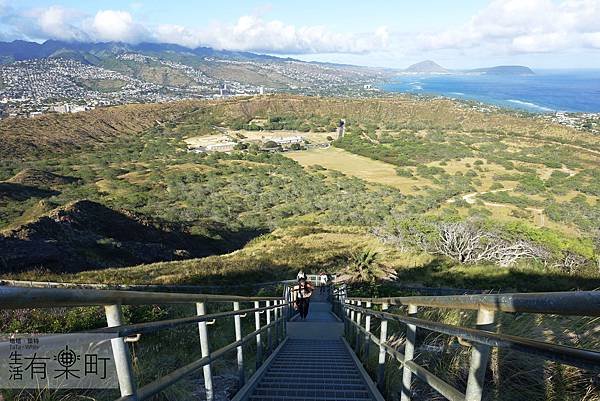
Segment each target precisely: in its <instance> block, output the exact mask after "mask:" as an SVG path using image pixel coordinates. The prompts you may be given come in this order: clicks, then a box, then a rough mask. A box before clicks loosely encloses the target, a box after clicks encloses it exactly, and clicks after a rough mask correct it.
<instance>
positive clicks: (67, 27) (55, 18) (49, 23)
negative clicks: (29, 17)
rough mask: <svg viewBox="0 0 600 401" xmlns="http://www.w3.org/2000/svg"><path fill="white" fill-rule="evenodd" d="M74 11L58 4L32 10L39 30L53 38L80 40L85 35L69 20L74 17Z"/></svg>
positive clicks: (83, 38) (85, 37)
mask: <svg viewBox="0 0 600 401" xmlns="http://www.w3.org/2000/svg"><path fill="white" fill-rule="evenodd" d="M77 14H78V13H76V12H74V11H73V10H69V9H66V8H63V7H60V6H51V7H49V8H46V9H39V10H35V11H33V15H34V16H35V18H36V19H37V25H38V28H39V30H40V31H41V32H42V33H43V34H45V35H47V36H48V37H51V38H53V39H60V40H69V41H77V40H78V41H81V40H86V39H87V35H86V34H85V33H84V32H83V31H82V30H81V29H79V28H78V27H76V26H75V25H73V24H72V23H71V22H70V21H71V20H74V19H76V17H77Z"/></svg>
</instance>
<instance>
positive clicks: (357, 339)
mask: <svg viewBox="0 0 600 401" xmlns="http://www.w3.org/2000/svg"><path fill="white" fill-rule="evenodd" d="M356 305H357V306H359V307H360V306H362V302H361V301H358V302H357V303H356ZM361 323H362V313H361V312H358V311H357V312H356V335H355V337H354V353H355V354H356V355H357V356H359V355H360V343H361V341H360V324H361Z"/></svg>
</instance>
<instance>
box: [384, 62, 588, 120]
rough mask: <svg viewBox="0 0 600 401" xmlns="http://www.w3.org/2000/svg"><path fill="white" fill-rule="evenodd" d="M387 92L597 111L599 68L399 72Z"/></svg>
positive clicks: (543, 109)
mask: <svg viewBox="0 0 600 401" xmlns="http://www.w3.org/2000/svg"><path fill="white" fill-rule="evenodd" d="M381 89H383V90H385V91H388V92H408V93H414V94H432V95H442V96H446V97H451V98H457V99H464V100H475V101H479V102H483V103H489V104H493V105H496V106H501V107H507V108H512V109H520V110H526V111H529V112H534V113H550V112H555V111H567V112H591V113H598V112H600V70H543V71H535V75H528V76H510V75H467V74H463V75H401V76H398V77H397V78H394V80H393V81H392V82H389V83H386V84H384V85H382V86H381Z"/></svg>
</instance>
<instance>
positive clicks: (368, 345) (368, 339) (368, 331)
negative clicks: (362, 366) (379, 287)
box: [363, 301, 371, 361]
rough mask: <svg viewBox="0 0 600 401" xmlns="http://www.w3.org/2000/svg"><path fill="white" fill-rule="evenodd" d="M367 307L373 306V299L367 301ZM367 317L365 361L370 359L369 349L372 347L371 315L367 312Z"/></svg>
mask: <svg viewBox="0 0 600 401" xmlns="http://www.w3.org/2000/svg"><path fill="white" fill-rule="evenodd" d="M366 307H367V309H370V308H371V301H367V305H366ZM366 315H367V316H366V317H365V345H364V349H363V357H364V359H365V361H368V360H369V350H370V348H371V315H370V314H368V313H367V314H366Z"/></svg>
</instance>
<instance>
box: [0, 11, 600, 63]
mask: <svg viewBox="0 0 600 401" xmlns="http://www.w3.org/2000/svg"><path fill="white" fill-rule="evenodd" d="M13 39H27V40H35V41H43V40H46V39H61V40H69V41H111V40H120V41H125V42H132V43H134V42H141V41H153V42H169V43H178V44H181V45H184V46H188V47H196V46H210V47H215V48H222V49H231V50H248V51H256V52H261V53H269V54H275V55H283V56H287V55H291V56H293V57H296V58H301V59H305V60H319V61H332V62H342V63H353V64H361V65H374V66H381V67H405V66H407V65H409V64H411V63H414V62H418V61H421V60H423V59H433V60H435V61H437V62H438V63H440V64H442V65H444V66H446V67H449V68H467V67H477V66H489V65H497V64H525V65H529V66H532V67H534V68H593V67H598V66H600V0H492V1H483V0H463V1H455V2H451V1H438V0H433V1H426V2H416V1H356V2H352V1H341V0H334V1H323V0H321V1H313V0H308V1H302V2H291V1H270V2H265V1H249V0H248V1H241V0H237V1H205V2H198V1H191V0H184V1H170V2H166V1H144V0H134V1H130V2H127V1H125V2H123V1H115V0H108V1H99V2H90V1H85V2H81V1H75V0H20V1H19V2H18V3H17V2H15V1H11V0H0V40H13Z"/></svg>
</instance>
